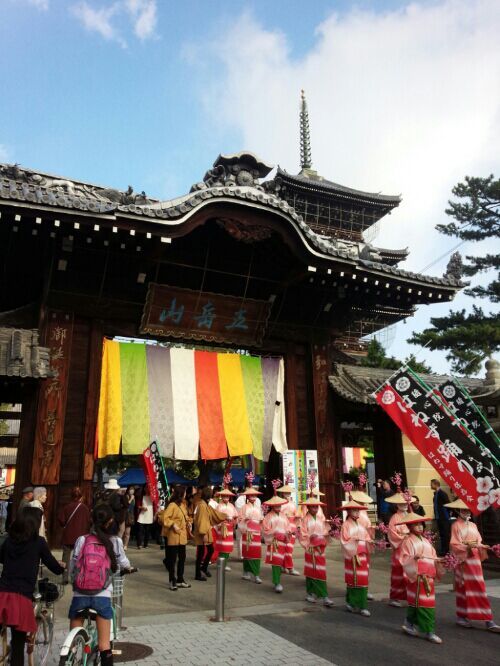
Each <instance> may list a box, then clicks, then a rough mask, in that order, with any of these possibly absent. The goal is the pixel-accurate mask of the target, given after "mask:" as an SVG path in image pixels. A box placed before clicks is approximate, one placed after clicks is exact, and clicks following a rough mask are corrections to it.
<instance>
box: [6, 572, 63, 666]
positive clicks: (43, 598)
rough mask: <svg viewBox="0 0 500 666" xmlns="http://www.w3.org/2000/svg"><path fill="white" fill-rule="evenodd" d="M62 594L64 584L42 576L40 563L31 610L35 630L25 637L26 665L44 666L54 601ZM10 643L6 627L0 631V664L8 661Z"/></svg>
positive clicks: (50, 637)
mask: <svg viewBox="0 0 500 666" xmlns="http://www.w3.org/2000/svg"><path fill="white" fill-rule="evenodd" d="M63 594H64V585H63V583H62V582H61V581H60V580H59V577H58V578H57V579H55V580H52V581H51V580H50V579H49V577H48V576H45V577H43V566H42V565H40V577H39V578H38V591H37V592H35V593H34V594H33V611H34V614H35V620H36V631H35V632H34V633H31V634H28V635H27V637H26V656H27V661H28V666H45V665H46V664H47V662H48V659H49V656H50V651H51V648H52V641H53V639H54V603H55V602H56V601H57V600H58V599H60V598H61V597H62V596H63ZM9 655H10V643H9V639H8V627H7V626H3V627H2V628H1V631H0V666H7V664H8V663H9Z"/></svg>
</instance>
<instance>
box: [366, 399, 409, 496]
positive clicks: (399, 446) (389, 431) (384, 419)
mask: <svg viewBox="0 0 500 666" xmlns="http://www.w3.org/2000/svg"><path fill="white" fill-rule="evenodd" d="M373 451H374V455H375V473H376V476H377V479H390V477H391V476H392V475H393V473H394V472H401V474H402V475H403V481H404V483H405V484H406V466H405V460H404V453H403V438H402V435H401V430H400V429H399V428H398V427H397V426H396V424H395V423H394V421H392V419H391V418H389V416H388V415H387V414H386V413H385V412H384V411H383V410H382V409H380V407H376V408H375V414H374V417H373Z"/></svg>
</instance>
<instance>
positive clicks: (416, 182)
mask: <svg viewBox="0 0 500 666" xmlns="http://www.w3.org/2000/svg"><path fill="white" fill-rule="evenodd" d="M0 9H1V11H0V58H1V62H2V67H1V68H0V119H1V124H0V161H2V162H6V161H7V162H18V163H20V164H22V165H23V166H26V167H29V168H33V169H39V170H42V171H48V172H52V173H56V174H59V175H61V176H65V177H68V178H75V179H81V180H86V181H89V182H94V183H98V184H103V185H108V186H113V187H118V188H121V189H125V188H126V187H127V185H129V184H130V185H132V186H133V187H134V189H135V190H136V191H140V190H145V191H146V192H147V193H149V194H150V195H151V196H158V197H162V198H169V197H174V196H178V195H180V194H183V193H185V192H186V191H187V190H188V189H189V187H190V186H191V184H192V183H194V182H197V181H198V180H200V179H201V177H202V176H203V174H204V172H205V170H206V169H207V167H208V166H209V165H211V163H212V162H213V160H214V158H215V157H216V156H217V154H218V153H220V152H234V151H238V150H241V149H249V150H253V151H254V152H256V153H258V154H260V155H261V157H262V158H263V159H265V160H266V161H269V162H271V163H274V164H276V163H280V164H281V166H283V167H285V168H286V169H287V170H289V171H291V172H296V171H297V170H298V139H297V133H298V127H297V126H298V103H299V102H298V100H299V91H300V88H301V87H304V88H305V89H306V91H307V95H308V100H309V106H310V116H311V129H312V148H313V163H314V166H315V167H316V168H317V169H318V171H319V172H320V173H321V174H322V175H324V176H325V177H327V178H331V179H332V180H336V181H338V182H341V183H343V184H346V185H351V186H353V187H359V188H361V189H366V190H372V191H383V192H386V193H391V194H392V193H402V195H403V203H402V205H401V207H400V209H399V210H398V211H397V212H396V213H394V214H393V215H392V216H391V217H390V218H389V219H388V220H387V221H385V222H384V223H383V224H382V225H381V227H380V229H379V230H378V236H377V237H376V238H375V239H374V243H375V244H378V245H382V246H388V247H405V246H407V245H409V247H410V249H411V250H412V254H411V257H410V260H409V262H408V264H407V267H408V268H410V269H412V270H419V269H422V268H423V267H424V266H426V265H427V264H429V263H431V262H432V261H433V260H434V259H436V258H437V257H439V256H440V255H441V254H443V253H446V252H447V250H448V249H449V248H451V247H452V245H453V244H454V241H453V239H449V238H444V237H441V236H439V235H438V234H437V233H435V232H434V231H433V229H434V226H435V224H436V223H437V222H440V221H443V210H444V208H445V206H446V201H447V198H448V197H449V193H450V189H451V187H452V185H453V184H454V183H456V182H457V181H458V180H460V179H461V178H463V176H464V175H466V174H473V175H487V174H488V173H490V172H492V171H494V170H495V168H496V167H497V156H498V154H499V152H500V150H499V149H500V142H499V134H500V133H499V132H498V123H499V119H500V92H499V87H498V80H500V57H499V50H498V46H497V42H498V34H499V32H500V18H499V13H498V3H497V2H495V0H436V1H435V2H415V3H412V4H411V5H410V4H409V3H405V2H397V1H396V0H387V1H386V2H369V1H368V0H366V1H364V2H357V3H352V2H348V1H343V2H342V1H338V2H327V1H326V0H314V2H308V3H307V2H304V1H303V0H300V1H297V0H286V1H285V0H267V1H254V2H248V1H247V2H237V1H236V2H232V3H228V2H227V1H225V2H220V1H218V0H216V1H210V2H207V1H206V0H205V1H187V0H186V2H174V1H173V0H172V1H171V0H87V1H86V2H82V1H80V0H75V1H73V0H0ZM461 249H464V250H465V251H466V252H468V251H478V249H479V248H474V247H472V248H468V247H464V248H461ZM447 259H448V258H447V257H445V258H444V259H443V260H441V261H440V262H437V264H436V265H434V266H432V268H430V269H429V271H428V272H429V273H434V274H442V272H443V270H444V268H445V265H446V262H447ZM469 301H470V299H466V298H465V297H460V298H459V299H458V301H457V305H458V306H460V307H462V306H464V307H469V305H470V303H469ZM444 311H446V310H443V306H437V307H434V308H421V309H420V310H419V313H418V314H417V317H416V318H415V319H414V321H413V322H409V323H408V325H406V326H404V327H403V325H400V326H399V327H398V330H397V334H396V339H395V342H394V344H393V345H392V346H391V349H390V351H391V353H393V354H398V355H404V354H405V353H408V351H413V348H410V349H409V348H408V347H407V346H406V345H405V343H404V340H405V338H406V337H408V335H409V334H410V333H411V330H412V329H413V328H419V329H420V328H422V327H423V326H424V325H425V324H426V323H427V321H428V319H429V316H430V315H435V316H437V315H439V314H442V313H443V312H444ZM432 362H433V365H434V366H435V367H436V369H438V370H445V369H446V367H447V364H446V362H445V361H444V360H443V357H442V355H434V356H433V361H432Z"/></svg>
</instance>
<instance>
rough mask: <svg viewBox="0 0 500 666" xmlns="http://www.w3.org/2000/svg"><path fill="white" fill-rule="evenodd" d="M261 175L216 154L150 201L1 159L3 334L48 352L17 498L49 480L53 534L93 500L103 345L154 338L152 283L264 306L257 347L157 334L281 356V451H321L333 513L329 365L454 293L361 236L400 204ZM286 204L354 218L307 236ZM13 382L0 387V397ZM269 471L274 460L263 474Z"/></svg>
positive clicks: (21, 458) (36, 381)
mask: <svg viewBox="0 0 500 666" xmlns="http://www.w3.org/2000/svg"><path fill="white" fill-rule="evenodd" d="M270 171H271V167H270V166H268V165H266V164H265V163H263V162H261V161H260V160H258V159H257V158H256V157H255V156H254V155H252V154H250V153H238V154H236V155H229V156H219V158H217V160H216V161H215V163H214V167H213V168H212V169H210V170H209V171H208V172H207V174H206V175H205V177H204V179H203V181H202V182H201V183H197V184H196V185H194V186H193V187H192V188H191V192H190V193H189V194H187V195H185V196H184V197H181V198H180V199H175V200H173V201H158V200H154V199H150V198H148V197H146V195H144V193H142V194H140V195H137V194H134V193H133V192H131V191H130V189H129V191H127V192H120V191H117V190H111V189H106V188H103V187H98V186H90V185H87V184H85V183H79V182H76V181H68V180H66V179H64V180H63V179H59V178H55V177H53V176H50V175H47V174H40V173H35V172H33V171H30V170H27V169H19V168H18V167H17V166H9V165H4V166H1V165H0V213H1V220H0V261H1V262H2V263H3V268H4V273H3V274H4V276H5V279H4V281H3V283H2V284H0V326H3V327H5V329H6V330H7V331H16V330H18V331H23V330H27V329H37V330H38V331H39V335H40V340H41V341H42V344H43V345H44V349H48V350H49V351H50V358H51V361H50V366H51V368H50V372H49V373H48V375H49V376H47V373H46V374H45V375H43V374H42V375H39V378H36V376H33V379H31V380H30V381H29V382H28V383H29V389H26V390H25V391H24V393H23V419H22V428H21V433H20V437H19V455H18V474H17V481H16V502H17V500H18V499H19V495H20V490H21V489H22V487H23V486H24V485H26V484H27V483H36V484H39V485H46V486H47V487H48V489H49V500H48V501H49V505H48V512H47V513H48V516H49V520H48V522H49V526H50V529H51V534H52V536H53V537H54V536H55V535H56V532H57V528H56V520H55V515H56V512H57V508H58V507H59V506H60V505H61V504H62V503H64V502H65V501H67V499H68V497H69V492H70V489H71V487H72V486H73V485H75V484H79V485H81V486H82V487H83V489H84V492H85V495H86V497H87V498H88V499H90V497H91V492H92V480H93V471H94V470H93V460H94V459H93V455H94V443H95V430H96V419H97V409H98V400H99V385H100V374H101V373H100V364H101V351H102V342H103V338H104V337H110V338H113V337H115V336H123V337H133V338H137V337H143V338H148V337H149V338H151V337H153V338H154V337H155V336H154V335H153V334H152V333H148V332H147V331H146V327H145V326H144V316H145V307H146V305H147V299H148V289H149V288H150V285H151V283H154V284H157V285H168V288H171V289H178V290H181V291H182V290H184V291H186V290H190V292H191V293H197V294H199V295H202V294H212V295H214V296H215V297H217V298H220V299H222V300H221V303H223V301H224V299H226V300H227V301H228V302H229V300H230V299H233V300H234V299H236V300H238V299H239V300H240V302H241V303H246V302H250V301H253V302H255V303H256V304H257V305H258V304H260V306H259V307H260V308H261V310H259V312H265V313H266V316H265V317H264V316H263V315H256V317H257V318H259V317H261V320H260V323H259V326H260V328H259V327H258V328H259V331H260V333H259V336H260V337H259V336H257V337H256V338H255V340H254V341H253V342H248V343H247V344H244V345H243V343H242V342H241V339H238V338H234V339H231V338H228V339H227V340H226V342H225V343H222V345H221V342H220V341H218V338H215V337H214V336H210V335H208V334H207V335H205V336H203V335H201V336H198V337H194V335H193V334H192V331H189V330H186V331H184V332H179V333H178V334H175V335H167V337H166V338H164V340H170V341H171V342H176V343H177V342H183V343H185V344H187V345H191V346H202V347H203V348H220V347H221V346H224V348H227V349H233V350H234V349H241V348H242V347H243V348H244V349H246V350H247V351H249V352H250V353H254V354H257V355H261V356H265V355H274V356H282V357H283V358H284V361H285V402H286V424H287V440H288V446H289V448H290V449H317V451H318V459H319V475H320V479H319V480H320V487H321V489H322V490H323V492H325V493H326V499H327V502H328V505H329V510H330V511H331V510H332V509H333V507H334V506H335V505H336V504H337V503H338V501H339V500H340V481H341V478H342V475H341V471H342V470H341V449H340V445H339V433H340V419H341V415H340V414H339V413H337V412H336V407H335V404H334V394H333V392H332V391H331V390H329V376H330V375H331V372H332V368H333V360H334V358H338V355H339V353H342V354H345V353H347V354H348V353H349V352H350V351H351V350H352V349H354V348H355V347H356V348H359V345H360V344H362V343H360V341H359V338H360V337H361V336H362V335H365V334H367V333H371V332H373V331H376V330H378V329H380V328H383V327H384V326H386V325H388V324H389V323H393V322H394V321H398V320H399V319H401V318H403V317H405V316H409V315H410V314H411V312H412V311H413V308H414V306H415V304H416V303H431V302H435V301H439V300H448V299H450V298H451V297H452V296H453V295H454V294H455V292H456V291H457V290H458V288H459V286H460V284H459V282H458V280H456V279H455V278H454V277H453V276H445V277H443V278H428V277H426V276H419V275H415V274H410V273H407V272H405V271H404V270H401V269H399V268H397V267H396V265H397V262H398V261H400V260H401V259H402V258H404V257H405V256H406V254H405V253H404V252H402V251H393V250H384V249H381V248H375V247H373V246H371V245H369V244H368V243H364V242H363V241H362V232H363V231H364V230H365V228H367V227H368V226H369V225H370V224H373V222H374V221H376V220H378V219H380V217H382V216H383V215H385V214H387V213H388V212H390V210H391V209H393V208H394V207H395V206H397V205H398V204H399V201H400V200H399V197H389V196H385V195H378V194H370V193H366V192H359V191H356V190H352V189H349V188H343V187H342V186H340V185H336V184H335V183H331V182H330V181H327V180H325V179H320V178H319V177H318V176H317V174H316V173H315V172H313V171H312V170H311V169H307V168H304V169H303V170H302V171H301V173H300V174H299V175H297V176H290V175H288V174H286V173H285V172H282V171H279V172H278V174H277V176H276V177H275V178H274V179H273V180H268V181H266V182H261V180H262V179H263V178H264V177H266V176H267V175H268V174H269V173H270ZM292 195H293V196H292ZM292 200H295V201H296V202H297V201H299V200H300V201H301V202H302V203H304V201H305V200H309V201H310V202H312V203H314V206H315V208H314V206H312V203H311V207H310V208H308V207H307V206H306V209H308V210H312V209H315V210H317V211H321V210H323V208H324V203H325V202H327V203H328V205H329V206H330V209H332V206H333V204H335V207H336V210H340V209H342V211H343V212H342V219H343V220H344V223H345V220H346V219H348V218H349V214H350V212H351V213H352V216H351V222H350V225H349V233H348V234H347V236H346V235H345V234H344V236H343V235H342V234H343V231H342V229H343V227H342V226H340V227H336V226H335V220H334V219H333V218H332V222H331V229H328V228H326V231H325V229H323V227H324V222H322V223H321V224H322V227H321V228H322V230H323V233H322V235H319V234H318V233H317V232H316V231H313V229H312V227H311V225H312V224H313V220H309V219H307V217H304V216H303V215H300V214H298V213H297V212H296V211H295V210H294V208H293V206H292V205H291V203H290V202H291V201H292ZM297 205H298V204H297ZM349 211H350V212H349ZM360 211H365V212H364V213H363V214H361V212H360ZM368 211H369V214H368ZM318 214H319V213H318ZM335 219H336V218H335ZM346 233H347V232H346ZM353 234H354V235H355V236H356V239H355V240H352V238H353ZM198 300H199V299H198ZM256 307H257V306H256ZM141 321H142V324H141ZM172 330H173V329H172ZM256 330H257V329H256ZM174 333H175V331H174ZM339 348H340V349H341V351H339ZM0 373H1V368H0ZM4 374H5V373H4ZM25 376H28V377H29V376H30V375H29V374H28V375H25ZM44 377H46V378H44ZM23 381H24V382H25V383H26V382H27V381H28V380H24V379H22V378H21V377H10V378H9V379H8V382H7V380H5V381H4V382H3V384H2V383H1V380H0V387H2V386H3V388H2V396H4V397H2V398H1V399H5V400H7V399H9V398H8V395H9V390H10V391H11V392H12V391H14V389H15V390H18V389H19V384H20V383H22V382H23ZM9 386H10V389H9ZM381 432H382V430H381ZM384 436H385V435H384ZM278 473H279V460H278V456H277V454H276V453H275V452H273V453H272V455H271V459H270V461H269V470H268V476H269V477H271V478H272V477H273V476H275V475H277V474H278Z"/></svg>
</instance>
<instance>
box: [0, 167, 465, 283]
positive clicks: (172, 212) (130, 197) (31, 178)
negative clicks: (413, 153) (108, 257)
mask: <svg viewBox="0 0 500 666" xmlns="http://www.w3.org/2000/svg"><path fill="white" fill-rule="evenodd" d="M13 170H14V173H15V174H17V175H16V177H15V178H12V177H7V174H10V172H11V171H13ZM345 189H346V190H347V189H349V188H345ZM353 192H357V190H353ZM365 194H366V193H365ZM377 196H378V195H377ZM380 196H382V195H380ZM2 199H3V200H6V201H11V202H16V201H19V202H26V203H28V204H35V205H37V206H47V207H51V208H54V207H56V208H61V209H67V210H68V211H74V210H77V211H82V212H84V213H91V214H94V215H97V216H98V215H103V216H105V217H106V218H109V217H110V216H111V217H112V219H113V218H115V219H116V218H118V217H122V216H127V217H128V216H131V217H137V218H141V219H146V220H148V221H151V222H154V221H156V220H158V221H160V220H161V221H164V222H167V224H168V222H171V223H172V225H175V226H178V225H182V224H183V223H184V222H185V221H186V220H188V219H189V218H190V217H191V215H192V214H193V213H194V212H196V211H197V210H199V209H201V208H202V207H204V206H206V205H207V204H208V203H211V202H238V203H241V204H244V205H255V206H258V207H261V208H267V209H269V210H270V211H274V212H275V213H277V214H278V215H279V216H280V217H281V218H282V219H285V220H288V222H289V223H290V226H291V228H292V229H293V230H294V231H295V233H297V234H298V235H299V236H300V238H301V240H302V242H303V243H304V245H305V246H306V247H307V248H308V250H309V252H311V254H312V255H314V257H316V258H320V259H321V258H323V259H331V258H335V259H337V260H340V261H345V262H347V263H349V264H350V265H351V267H352V268H354V269H356V268H365V269H366V270H367V271H370V272H373V271H375V272H377V273H382V274H385V275H391V276H393V277H394V278H396V279H397V278H399V279H402V280H405V281H406V280H411V281H412V282H414V281H417V282H419V283H421V284H426V285H436V286H439V287H442V288H447V289H452V290H454V291H456V290H457V289H459V288H460V287H461V286H463V285H462V284H461V282H460V281H459V280H456V279H455V278H453V277H452V276H449V275H445V276H443V277H430V276H427V275H420V274H418V273H413V272H410V271H406V270H403V269H401V268H397V267H396V266H394V265H391V264H392V263H393V262H390V263H389V262H388V263H382V262H381V261H378V260H379V259H383V254H384V253H387V252H388V251H387V250H383V251H382V252H381V253H380V252H379V251H378V250H377V248H375V247H373V246H371V245H369V244H366V243H356V242H352V241H347V240H336V239H333V238H329V237H325V236H321V235H319V234H317V233H315V232H314V231H313V230H312V229H311V227H310V226H309V225H308V224H306V222H304V219H303V217H302V216H301V215H299V214H298V213H297V212H296V210H295V209H294V208H293V207H292V206H291V205H290V204H289V203H288V202H287V201H285V200H284V199H281V198H280V197H279V196H278V195H277V194H275V193H273V192H270V191H264V189H263V188H262V187H261V186H259V185H254V186H238V185H234V184H228V185H220V186H219V185H216V186H213V187H209V186H206V187H205V188H204V189H198V190H195V191H192V192H190V193H189V194H186V195H184V196H182V197H179V198H176V199H172V200H167V201H158V200H154V199H150V198H148V197H146V195H145V194H144V193H142V194H139V195H138V194H133V193H132V190H131V188H130V192H125V193H124V192H120V191H118V190H113V189H107V188H104V187H98V186H93V185H88V184H86V183H82V182H78V181H70V180H66V179H63V178H58V177H56V176H49V175H47V174H42V173H36V172H33V171H29V170H25V169H19V168H17V167H11V166H9V165H0V200H2ZM389 199H391V197H389ZM392 199H394V200H395V199H397V198H395V197H392ZM395 252H400V253H401V252H403V251H395Z"/></svg>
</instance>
